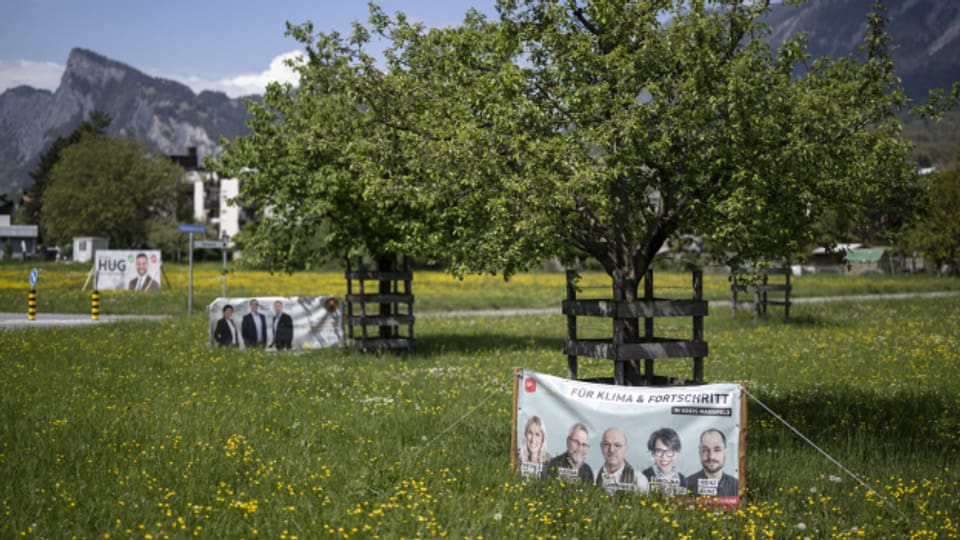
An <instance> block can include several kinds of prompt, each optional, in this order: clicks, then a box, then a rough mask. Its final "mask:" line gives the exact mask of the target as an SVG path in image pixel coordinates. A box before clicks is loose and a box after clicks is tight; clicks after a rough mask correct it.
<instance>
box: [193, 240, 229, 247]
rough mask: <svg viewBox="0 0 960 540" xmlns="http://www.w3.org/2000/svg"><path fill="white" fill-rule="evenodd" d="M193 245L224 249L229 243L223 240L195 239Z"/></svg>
mask: <svg viewBox="0 0 960 540" xmlns="http://www.w3.org/2000/svg"><path fill="white" fill-rule="evenodd" d="M193 247H195V248H199V249H203V248H209V249H223V248H225V247H227V243H226V242H224V241H223V240H194V241H193Z"/></svg>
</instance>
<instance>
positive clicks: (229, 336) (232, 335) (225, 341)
mask: <svg viewBox="0 0 960 540" xmlns="http://www.w3.org/2000/svg"><path fill="white" fill-rule="evenodd" d="M238 338H239V336H238V335H237V325H235V324H233V306H231V305H230V304H227V305H225V306H223V318H221V319H220V320H219V321H217V328H216V330H214V331H213V339H214V340H216V342H217V344H218V345H220V346H221V347H236V346H237V344H238V343H239V342H240V340H239V339H238Z"/></svg>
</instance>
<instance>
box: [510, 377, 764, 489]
mask: <svg viewBox="0 0 960 540" xmlns="http://www.w3.org/2000/svg"><path fill="white" fill-rule="evenodd" d="M514 396H515V400H516V406H515V409H514V421H513V448H514V455H513V457H512V464H513V466H514V469H515V470H517V471H518V472H519V474H521V475H522V476H524V477H526V478H539V479H559V480H563V481H565V482H584V483H589V484H594V485H596V486H597V487H598V488H600V489H604V490H605V491H607V492H608V493H611V494H612V493H615V492H622V491H626V492H635V493H640V494H649V493H658V494H663V495H667V496H680V497H692V498H698V499H702V500H703V502H704V503H706V504H715V505H720V506H736V505H738V504H739V502H740V496H741V493H742V490H743V489H744V487H745V479H746V471H745V470H744V469H745V461H746V457H745V456H746V452H745V442H746V441H745V439H746V429H745V426H746V424H745V422H746V407H745V402H744V401H743V395H742V388H741V386H740V385H739V384H733V383H729V384H706V385H699V386H663V387H653V386H643V387H637V386H614V385H608V384H598V383H593V382H589V381H579V380H575V379H564V378H559V377H553V376H550V375H545V374H542V373H536V372H532V371H526V370H522V369H517V370H516V381H515V389H514Z"/></svg>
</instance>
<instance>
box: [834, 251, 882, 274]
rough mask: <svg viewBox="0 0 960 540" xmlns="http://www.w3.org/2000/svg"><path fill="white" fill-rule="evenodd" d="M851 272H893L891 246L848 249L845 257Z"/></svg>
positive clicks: (848, 270) (848, 269)
mask: <svg viewBox="0 0 960 540" xmlns="http://www.w3.org/2000/svg"><path fill="white" fill-rule="evenodd" d="M843 262H844V263H845V264H846V266H847V272H849V273H850V274H855V275H860V274H885V273H893V272H892V269H893V266H892V261H891V260H890V253H889V248H885V247H874V248H861V249H855V250H851V251H848V252H847V254H846V256H844V258H843Z"/></svg>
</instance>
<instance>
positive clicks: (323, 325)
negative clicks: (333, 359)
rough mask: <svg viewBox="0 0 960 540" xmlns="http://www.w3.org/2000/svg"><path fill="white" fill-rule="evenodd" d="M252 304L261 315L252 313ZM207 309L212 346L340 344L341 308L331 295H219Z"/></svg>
mask: <svg viewBox="0 0 960 540" xmlns="http://www.w3.org/2000/svg"><path fill="white" fill-rule="evenodd" d="M254 301H255V302H256V304H253V302H254ZM254 305H255V306H256V313H257V314H259V315H261V316H262V317H254V316H253V313H254V312H253V309H252V306H254ZM227 306H229V307H230V308H231V309H230V310H229V311H230V313H229V318H228V314H227V310H225V308H226V307H227ZM207 312H208V315H209V322H210V344H211V345H222V346H236V347H238V348H241V349H245V348H251V347H261V348H265V349H279V350H283V349H293V350H304V349H319V348H323V347H330V346H336V345H341V344H342V343H343V310H342V308H341V302H340V300H339V299H337V298H336V297H333V296H258V297H256V298H252V297H230V298H224V297H221V298H217V299H216V300H214V301H213V302H211V303H210V305H209V306H208V307H207Z"/></svg>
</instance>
